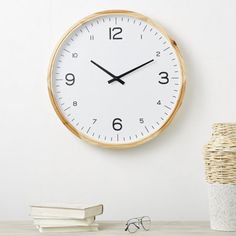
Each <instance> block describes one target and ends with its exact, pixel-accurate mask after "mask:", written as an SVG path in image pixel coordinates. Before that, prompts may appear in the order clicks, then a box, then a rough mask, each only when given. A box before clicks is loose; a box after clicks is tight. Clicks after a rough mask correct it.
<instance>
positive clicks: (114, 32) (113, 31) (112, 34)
mask: <svg viewBox="0 0 236 236" xmlns="http://www.w3.org/2000/svg"><path fill="white" fill-rule="evenodd" d="M121 33H122V28H121V27H114V28H109V39H110V40H112V39H114V40H117V39H123V38H122V37H119V36H118V35H119V34H121Z"/></svg>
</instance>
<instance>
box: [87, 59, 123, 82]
mask: <svg viewBox="0 0 236 236" xmlns="http://www.w3.org/2000/svg"><path fill="white" fill-rule="evenodd" d="M90 62H92V63H93V64H94V65H95V66H97V67H98V68H99V69H101V70H103V71H104V72H105V73H107V74H108V75H110V76H111V77H112V78H113V81H118V82H120V83H121V84H125V82H124V81H123V80H122V79H120V78H117V76H115V75H113V74H112V73H111V72H110V71H108V70H106V69H105V68H103V67H102V66H100V65H99V64H97V63H96V62H94V61H93V60H91V61H90Z"/></svg>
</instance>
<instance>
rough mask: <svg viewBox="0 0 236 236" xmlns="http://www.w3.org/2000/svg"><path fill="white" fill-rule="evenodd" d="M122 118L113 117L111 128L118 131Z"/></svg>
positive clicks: (120, 127)
mask: <svg viewBox="0 0 236 236" xmlns="http://www.w3.org/2000/svg"><path fill="white" fill-rule="evenodd" d="M121 122H122V119H120V118H115V119H114V120H113V122H112V128H113V129H114V130H115V131H120V130H121V129H122V127H123V126H122V123H121Z"/></svg>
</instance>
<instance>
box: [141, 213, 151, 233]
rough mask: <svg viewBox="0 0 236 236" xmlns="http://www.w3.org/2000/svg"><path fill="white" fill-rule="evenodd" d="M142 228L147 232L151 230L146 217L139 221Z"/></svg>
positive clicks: (149, 222) (148, 218)
mask: <svg viewBox="0 0 236 236" xmlns="http://www.w3.org/2000/svg"><path fill="white" fill-rule="evenodd" d="M141 223H142V226H143V228H144V229H145V230H149V229H150V228H151V219H150V217H148V216H144V217H143V218H142V219H141Z"/></svg>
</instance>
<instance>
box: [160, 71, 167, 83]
mask: <svg viewBox="0 0 236 236" xmlns="http://www.w3.org/2000/svg"><path fill="white" fill-rule="evenodd" d="M159 75H160V76H161V80H159V81H158V82H159V83H160V84H168V83H169V78H168V73H167V72H160V73H159Z"/></svg>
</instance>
